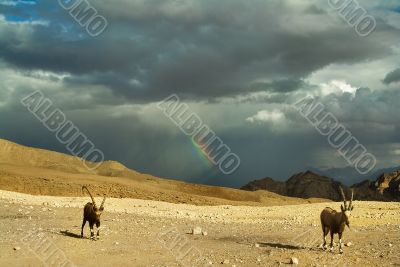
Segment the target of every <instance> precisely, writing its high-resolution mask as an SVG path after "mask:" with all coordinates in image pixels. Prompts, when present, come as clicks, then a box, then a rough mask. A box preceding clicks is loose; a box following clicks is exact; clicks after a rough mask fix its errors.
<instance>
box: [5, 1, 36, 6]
mask: <svg viewBox="0 0 400 267" xmlns="http://www.w3.org/2000/svg"><path fill="white" fill-rule="evenodd" d="M36 4H37V1H36V0H0V5H3V6H20V5H36Z"/></svg>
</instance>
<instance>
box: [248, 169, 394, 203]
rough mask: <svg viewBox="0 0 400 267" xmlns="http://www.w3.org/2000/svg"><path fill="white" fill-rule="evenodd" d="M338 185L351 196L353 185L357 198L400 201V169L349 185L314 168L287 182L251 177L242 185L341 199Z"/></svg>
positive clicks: (301, 195) (289, 193)
mask: <svg viewBox="0 0 400 267" xmlns="http://www.w3.org/2000/svg"><path fill="white" fill-rule="evenodd" d="M339 186H341V187H342V188H343V190H344V191H345V193H346V194H347V195H348V196H350V191H351V188H352V189H354V194H355V197H354V199H356V200H378V201H399V200H400V170H395V171H392V170H390V172H383V173H381V174H380V175H379V176H378V178H377V179H376V180H375V181H369V180H364V181H363V182H360V183H356V184H353V185H352V186H350V187H348V186H346V185H344V184H342V183H341V182H340V181H337V180H335V179H332V178H330V177H328V176H324V175H321V174H317V173H315V172H313V171H306V172H301V173H298V174H295V175H293V176H292V177H290V178H289V179H288V180H287V181H286V182H280V181H275V180H273V179H272V178H270V177H267V178H264V179H261V180H255V181H252V182H250V183H248V184H246V185H244V186H243V187H242V188H241V189H242V190H247V191H258V190H266V191H270V192H274V193H277V194H280V195H283V196H290V197H298V198H326V199H331V200H334V201H341V200H342V197H341V194H340V191H339Z"/></svg>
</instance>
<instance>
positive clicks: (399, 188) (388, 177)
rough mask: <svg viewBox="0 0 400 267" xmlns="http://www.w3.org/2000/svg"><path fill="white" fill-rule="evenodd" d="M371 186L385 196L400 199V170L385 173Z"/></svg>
mask: <svg viewBox="0 0 400 267" xmlns="http://www.w3.org/2000/svg"><path fill="white" fill-rule="evenodd" d="M370 188H371V189H372V190H374V191H377V192H379V193H380V194H381V195H383V196H385V197H388V198H396V199H400V170H398V171H394V172H390V173H383V174H382V175H380V176H379V177H378V179H376V181H375V182H374V183H371V185H370Z"/></svg>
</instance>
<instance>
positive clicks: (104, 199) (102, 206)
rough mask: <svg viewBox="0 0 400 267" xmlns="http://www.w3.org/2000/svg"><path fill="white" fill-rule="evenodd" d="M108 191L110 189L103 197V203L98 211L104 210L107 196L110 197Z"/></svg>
mask: <svg viewBox="0 0 400 267" xmlns="http://www.w3.org/2000/svg"><path fill="white" fill-rule="evenodd" d="M110 191H111V187H110V189H108V193H107V194H105V195H104V198H103V202H101V206H100V209H103V208H104V202H106V198H107V196H108V195H110Z"/></svg>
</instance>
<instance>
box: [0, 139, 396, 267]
mask: <svg viewBox="0 0 400 267" xmlns="http://www.w3.org/2000/svg"><path fill="white" fill-rule="evenodd" d="M82 185H87V186H89V188H90V190H91V192H92V193H93V195H95V198H96V202H98V203H100V202H101V199H102V196H103V194H105V193H106V192H108V189H109V188H112V190H111V192H110V197H109V198H108V199H107V200H106V203H105V210H104V213H103V214H102V216H101V223H102V224H101V228H100V239H99V240H96V241H93V240H90V239H89V235H90V232H89V228H88V225H86V227H85V232H84V233H85V238H83V239H81V238H80V231H81V224H82V215H83V214H82V213H83V206H84V205H85V204H86V203H87V202H88V201H89V200H90V198H89V196H87V195H85V194H83V193H82V192H81V187H82ZM0 189H1V191H0V232H1V234H0V266H57V265H58V266H60V265H61V266H62V265H64V266H165V267H166V266H192V265H193V266H293V265H296V264H294V263H293V261H295V262H297V261H298V264H297V265H298V266H400V203H398V202H366V201H365V202H364V201H355V203H354V205H355V208H354V211H353V214H352V217H351V220H350V223H351V230H349V229H346V230H345V233H344V243H345V244H346V246H345V247H344V253H343V254H339V248H338V244H337V243H338V241H337V239H336V246H335V250H334V252H333V253H332V252H328V251H324V250H323V249H321V248H320V245H321V244H322V231H321V226H320V221H319V214H320V212H321V211H322V209H323V208H324V207H326V206H330V207H332V208H335V209H337V210H339V209H340V204H341V203H335V202H331V201H328V200H324V199H307V200H305V199H297V198H289V197H283V196H280V195H277V194H274V193H270V192H266V191H257V192H247V191H241V190H236V189H229V188H219V187H212V186H203V185H194V184H188V183H183V182H178V181H173V180H167V179H161V178H157V177H153V176H150V175H144V174H140V173H138V172H135V171H132V170H129V169H127V168H126V167H124V166H123V165H121V164H119V163H117V162H105V163H104V164H102V165H101V167H100V168H99V169H97V170H96V171H94V172H93V171H88V170H86V169H85V168H84V167H83V165H82V164H81V162H80V161H79V160H77V159H76V158H73V157H70V156H66V155H63V154H59V153H55V152H50V151H45V150H40V149H34V148H28V147H23V146H20V145H17V144H14V143H11V142H8V141H4V140H0ZM193 230H194V234H193V233H192V232H193Z"/></svg>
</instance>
